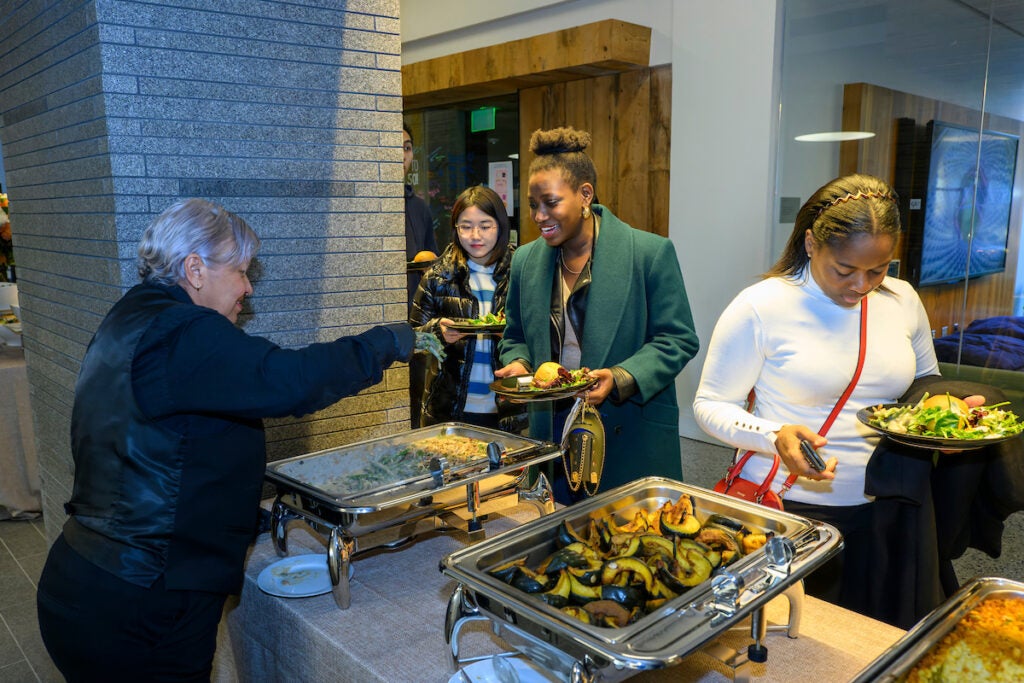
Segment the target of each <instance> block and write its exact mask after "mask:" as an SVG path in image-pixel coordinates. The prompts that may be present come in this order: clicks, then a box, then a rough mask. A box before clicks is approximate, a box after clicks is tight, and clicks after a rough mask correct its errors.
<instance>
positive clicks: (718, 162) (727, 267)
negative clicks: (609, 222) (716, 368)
mask: <svg viewBox="0 0 1024 683" xmlns="http://www.w3.org/2000/svg"><path fill="white" fill-rule="evenodd" d="M780 4H781V3H779V2H777V0H720V1H719V2H708V1H707V0H676V1H675V2H673V1H671V0H645V1H644V2H637V1H636V0H575V1H572V2H547V3H545V2H541V1H540V0H533V1H531V0H516V1H513V2H506V3H503V4H502V9H503V12H502V13H503V14H505V16H504V18H497V17H496V16H495V14H494V13H493V12H494V10H493V8H490V9H489V11H490V12H491V14H484V12H485V11H488V10H484V9H479V11H478V10H476V9H475V10H473V12H474V14H473V15H472V16H467V14H466V12H463V13H462V14H461V16H463V17H465V18H466V20H467V21H472V22H473V25H472V26H468V25H466V24H462V23H461V22H460V21H459V16H460V13H459V12H457V11H456V8H457V7H458V8H461V7H463V4H462V3H461V2H454V1H453V2H447V1H445V0H442V1H440V2H434V1H433V0H431V2H426V1H425V0H404V1H403V2H402V6H401V17H402V31H403V34H402V38H403V43H402V61H403V63H413V62H416V61H421V60H423V59H430V58H433V57H437V56H441V55H445V54H451V53H455V52H461V51H463V50H469V49H473V48H477V47H483V46H486V45H493V44H498V43H502V42H506V41H509V40H514V39H518V38H524V37H529V36H532V35H539V34H542V33H547V32H550V31H555V30H559V29H561V28H566V27H570V26H578V25H582V24H586V23H590V22H594V21H598V20H601V19H608V18H615V19H622V20H624V21H629V22H632V23H637V24H642V25H646V26H651V27H653V32H652V46H651V53H652V59H651V64H652V65H656V64H666V63H671V64H672V167H671V169H672V170H671V192H672V196H671V199H670V206H669V211H670V226H669V237H670V239H671V240H672V241H673V242H674V243H675V245H676V249H677V251H678V253H679V258H680V262H681V264H682V269H683V277H684V278H685V281H686V285H687V289H688V294H689V300H690V305H691V307H692V309H693V316H694V323H695V325H696V328H697V333H698V335H699V336H700V339H701V344H702V346H705V347H706V346H707V343H708V340H709V339H710V336H711V330H712V328H713V327H714V324H715V322H716V321H717V320H718V316H719V314H720V313H721V311H722V309H724V308H725V305H726V304H727V303H728V302H729V301H730V300H731V299H732V297H733V296H735V295H736V293H737V292H739V290H741V289H742V288H743V287H745V286H747V285H748V284H750V283H752V282H753V281H754V278H755V277H756V275H757V274H759V273H761V272H763V271H764V270H765V269H766V268H767V267H768V265H769V260H770V257H769V243H770V239H771V223H770V211H769V208H770V206H771V205H772V203H773V194H774V193H773V188H774V183H775V162H774V149H775V144H776V138H777V134H776V128H777V120H778V116H777V104H776V102H777V98H776V93H775V90H776V86H775V84H776V83H778V82H779V79H778V78H777V74H776V71H777V67H778V64H779V60H778V55H777V52H776V48H775V42H776V41H775V38H776V35H777V28H776V27H777V25H778V24H779V18H778V14H779V13H780V12H781V9H780ZM446 5H447V7H446ZM467 12H468V10H467ZM480 21H485V23H483V24H480V23H477V22H480ZM407 26H408V27H409V28H408V31H409V33H408V35H409V36H410V37H411V36H414V35H415V36H417V38H416V39H415V40H410V41H409V42H406V35H407V34H406V30H407V28H406V27H407ZM414 26H415V29H413V27H414ZM466 26H468V28H467V27H466ZM613 208H614V207H613ZM703 358H704V353H703V351H702V352H701V353H700V354H699V355H698V357H697V358H696V359H694V361H692V362H691V363H690V365H689V366H688V367H687V368H686V369H685V370H684V371H683V373H682V374H681V375H680V377H679V379H678V380H677V388H678V390H679V401H680V404H681V411H680V433H681V434H683V435H685V436H689V437H691V438H699V439H704V440H709V439H708V437H707V436H706V435H704V433H703V432H702V431H701V430H700V429H699V428H698V427H697V425H696V423H695V422H694V421H693V414H692V410H691V404H692V402H693V396H694V392H695V390H696V386H697V382H698V380H699V377H700V366H701V364H702V362H703Z"/></svg>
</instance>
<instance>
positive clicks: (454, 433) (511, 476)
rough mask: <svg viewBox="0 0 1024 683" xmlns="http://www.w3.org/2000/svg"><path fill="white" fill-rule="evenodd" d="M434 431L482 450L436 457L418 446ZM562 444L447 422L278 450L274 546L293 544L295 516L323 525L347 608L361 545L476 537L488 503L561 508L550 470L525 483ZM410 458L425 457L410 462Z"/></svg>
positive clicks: (338, 595) (317, 527)
mask: <svg viewBox="0 0 1024 683" xmlns="http://www.w3.org/2000/svg"><path fill="white" fill-rule="evenodd" d="M436 437H457V438H465V439H471V440H473V442H475V445H476V446H477V447H478V448H477V450H479V451H480V452H479V453H476V454H474V455H473V456H472V457H470V458H468V459H463V458H461V457H435V458H432V459H430V460H429V464H426V463H427V461H426V460H425V459H424V458H422V457H421V456H419V455H418V454H414V453H410V449H415V448H416V444H417V443H418V442H422V441H423V440H425V439H433V438H436ZM560 454H561V451H560V449H559V448H558V446H557V445H555V444H553V443H548V442H545V441H538V440H535V439H529V438H526V437H522V436H517V435H514V434H509V433H506V432H501V431H498V430H496V429H488V428H484V427H476V426H473V425H467V424H462V423H458V422H446V423H443V424H438V425H433V426H430V427H423V428H421V429H414V430H409V431H406V432H402V433H399V434H394V435H391V436H386V437H380V438H376V439H370V440H367V441H361V442H359V443H354V444H349V445H346V446H341V447H338V448H331V449H327V450H323V451H317V452H315V453H309V454H306V455H300V456H296V457H293V458H287V459H285V460H278V461H276V462H272V463H270V464H268V465H267V470H266V479H267V480H268V481H270V482H271V483H272V484H273V485H274V487H275V488H276V490H277V496H276V498H275V500H274V504H273V506H272V508H271V517H270V531H271V537H272V539H273V542H274V547H275V549H276V551H277V554H278V555H279V556H281V557H284V556H286V555H287V554H288V540H287V536H288V526H289V524H291V523H292V522H295V521H303V522H306V523H307V524H308V525H309V526H310V527H312V528H313V530H314V531H316V532H318V533H319V534H321V535H322V536H323V537H324V538H325V542H326V545H327V551H328V567H329V569H330V574H331V582H332V586H333V589H332V592H333V594H334V598H335V601H336V602H337V604H338V606H339V607H341V608H342V609H347V608H348V607H349V604H350V602H351V595H350V593H349V585H348V565H349V562H350V560H351V559H352V556H353V555H355V554H356V553H359V552H363V551H366V550H370V549H373V548H381V547H386V548H395V547H398V546H400V545H403V544H405V543H407V542H409V541H411V540H413V539H414V538H415V537H416V536H417V535H420V534H423V533H426V532H429V531H455V530H462V531H466V532H468V533H469V534H470V538H471V539H473V540H476V539H478V538H481V537H482V536H483V532H484V530H483V521H484V519H485V518H486V515H487V514H488V513H491V512H497V511H499V510H502V509H505V508H510V507H514V506H516V505H519V504H520V503H521V502H528V503H532V504H535V505H536V506H537V507H538V509H539V510H540V511H541V514H546V513H547V512H550V511H552V510H554V503H553V499H552V496H551V487H550V485H549V484H548V481H547V479H546V477H544V476H543V475H541V476H540V477H539V478H538V479H537V481H536V482H535V484H534V485H533V486H532V487H529V488H527V487H526V469H525V468H527V467H529V466H531V465H537V464H540V463H543V462H546V461H548V460H551V459H552V458H556V457H558V456H559V455H560ZM411 461H415V462H424V463H425V466H424V467H421V468H409V467H406V466H405V465H406V464H407V463H409V462H411ZM368 480H369V481H370V482H371V483H368Z"/></svg>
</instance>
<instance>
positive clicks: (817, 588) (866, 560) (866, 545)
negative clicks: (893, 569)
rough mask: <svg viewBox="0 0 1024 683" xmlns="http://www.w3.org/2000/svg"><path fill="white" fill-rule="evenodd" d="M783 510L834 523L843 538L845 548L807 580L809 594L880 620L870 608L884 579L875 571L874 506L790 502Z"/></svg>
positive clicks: (784, 504)
mask: <svg viewBox="0 0 1024 683" xmlns="http://www.w3.org/2000/svg"><path fill="white" fill-rule="evenodd" d="M783 507H785V509H786V512H791V513H793V514H794V515H800V516H801V517H809V518H811V519H816V520H818V521H820V522H825V523H826V524H831V525H832V526H834V527H836V528H837V529H839V532H840V533H841V534H842V535H843V549H842V550H841V551H839V554H838V555H836V556H835V557H833V558H832V559H830V560H829V561H828V562H826V563H825V564H823V565H821V566H820V567H818V568H817V569H815V570H814V571H813V572H812V573H811V574H809V575H808V576H807V578H806V579H804V589H805V590H806V591H807V593H808V595H813V596H814V597H816V598H820V599H822V600H825V601H827V602H831V603H832V604H835V605H839V606H840V607H845V608H846V609H849V610H853V611H854V612H858V613H860V614H866V615H868V616H872V617H875V618H880V617H878V616H876V615H874V614H873V613H872V609H871V607H870V605H871V604H872V602H873V601H872V600H871V598H870V594H871V592H872V590H873V587H874V585H875V584H876V583H877V582H879V581H881V580H882V579H881V577H879V576H877V573H876V572H874V571H872V569H873V562H872V557H873V554H874V552H875V550H874V549H875V544H876V541H877V539H876V538H875V537H874V535H873V529H872V520H873V517H872V512H873V509H872V505H871V503H865V504H864V505H853V506H849V507H840V506H828V505H811V504H808V503H798V502H796V501H792V500H786V501H784V502H783Z"/></svg>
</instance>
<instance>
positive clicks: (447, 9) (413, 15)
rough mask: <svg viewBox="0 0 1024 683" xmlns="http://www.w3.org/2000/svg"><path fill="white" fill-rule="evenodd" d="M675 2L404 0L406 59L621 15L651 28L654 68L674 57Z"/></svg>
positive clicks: (480, 45)
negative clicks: (673, 17) (672, 32)
mask: <svg viewBox="0 0 1024 683" xmlns="http://www.w3.org/2000/svg"><path fill="white" fill-rule="evenodd" d="M674 4H675V3H674V2H673V0H641V1H639V2H638V1H637V0H506V1H505V2H492V3H468V2H465V1H464V0H402V2H401V20H402V63H403V64H412V63H414V62H422V61H423V60H425V59H433V58H434V57H440V56H443V55H448V54H453V53H455V52H464V51H466V50H473V49H476V48H478V47H486V46H488V45H499V44H501V43H506V42H508V41H510V40H519V39H520V38H529V37H531V36H538V35H542V34H545V33H551V32H552V31H560V30H562V29H566V28H572V27H574V26H581V25H583V24H590V23H593V22H595V21H601V20H603V19H621V20H623V21H629V22H632V23H634V24H640V25H642V26H650V27H651V66H657V65H659V64H668V63H669V62H670V61H672V44H671V26H672V14H673V12H672V8H673V5H674Z"/></svg>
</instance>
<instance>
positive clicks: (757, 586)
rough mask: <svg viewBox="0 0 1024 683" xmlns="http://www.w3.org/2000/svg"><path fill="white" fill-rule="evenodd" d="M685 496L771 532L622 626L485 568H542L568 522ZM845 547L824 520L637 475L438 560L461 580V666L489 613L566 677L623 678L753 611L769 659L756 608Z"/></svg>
mask: <svg viewBox="0 0 1024 683" xmlns="http://www.w3.org/2000/svg"><path fill="white" fill-rule="evenodd" d="M682 493H688V494H689V495H690V496H692V498H693V500H694V503H695V514H696V516H697V517H698V519H700V520H701V521H702V522H703V521H704V520H706V519H707V518H708V517H710V516H711V515H713V514H719V515H723V516H726V517H729V518H731V519H733V520H736V521H738V522H742V523H743V524H744V525H746V526H747V527H748V528H751V529H760V530H762V531H766V532H767V531H770V532H772V533H773V534H774V536H773V537H772V538H771V539H770V540H769V542H768V543H767V544H766V545H765V546H764V547H763V548H762V549H761V550H759V551H755V552H753V553H750V554H748V555H746V556H743V557H742V558H740V559H739V560H737V561H736V562H734V563H732V564H730V565H728V566H727V567H723V568H720V569H718V570H717V571H716V572H715V573H714V574H713V575H712V576H711V578H709V579H708V580H706V581H704V582H703V583H701V584H699V585H698V586H696V587H694V588H691V589H689V590H688V591H687V592H685V593H683V594H682V595H680V596H679V597H677V598H674V599H673V600H670V601H668V602H666V603H665V604H664V605H662V606H661V607H659V608H656V609H654V610H653V611H651V612H650V613H648V614H647V615H646V616H644V617H642V618H640V619H639V620H637V621H636V622H634V623H632V624H628V625H627V626H625V627H622V628H607V627H601V626H596V625H591V624H586V623H584V622H582V621H578V620H576V619H575V618H573V617H571V616H569V615H567V614H565V613H563V612H561V611H560V610H557V609H555V608H554V607H550V606H549V605H547V604H545V603H544V602H542V601H541V600H539V599H538V598H537V597H535V596H531V595H528V594H526V593H523V592H521V591H519V590H518V589H516V588H513V587H512V586H510V585H507V584H505V583H504V582H503V581H501V580H500V579H498V578H497V577H495V576H493V575H491V574H490V573H489V570H491V569H493V568H495V567H497V566H500V565H502V564H503V563H506V562H509V561H512V560H514V559H517V558H521V557H524V556H526V557H527V558H528V560H527V563H528V565H530V566H536V565H535V564H534V563H535V562H539V561H540V560H541V559H542V558H544V557H547V556H548V555H549V554H550V553H552V552H553V551H554V550H556V549H557V547H558V546H557V545H556V536H557V533H558V527H559V525H560V524H561V523H562V522H563V521H564V522H566V523H567V524H568V525H570V526H572V527H573V528H575V529H583V528H585V527H586V526H587V524H588V523H589V520H590V519H598V520H601V519H606V518H613V519H614V520H616V522H617V523H622V522H625V521H628V520H629V519H632V518H633V517H634V515H635V514H636V511H637V510H640V509H644V510H646V511H650V512H653V511H654V510H656V509H658V508H660V507H661V506H662V504H663V503H665V502H675V501H676V500H678V499H679V497H680V495H681V494H682ZM841 548H842V539H841V536H840V534H839V532H838V531H837V530H836V529H835V527H832V526H829V525H827V524H822V523H820V522H816V521H813V520H810V519H806V518H802V517H797V516H795V515H792V514H788V513H785V512H781V511H777V510H772V509H769V508H766V507H763V506H760V505H755V504H752V503H748V502H745V501H741V500H738V499H735V498H730V497H727V496H723V495H720V494H717V493H715V492H713V491H709V490H707V489H703V488H698V487H695V486H689V485H686V484H682V483H680V482H676V481H672V480H669V479H663V478H659V477H648V478H645V479H639V480H637V481H634V482H631V483H629V484H626V485H624V486H621V487H619V488H617V489H613V490H610V491H607V492H605V493H602V494H599V495H597V496H595V497H594V498H591V499H589V500H587V501H584V502H581V503H578V504H576V505H574V506H572V507H568V508H562V509H560V510H558V511H556V512H554V513H552V514H549V515H547V516H545V517H542V518H540V519H538V520H536V521H533V522H530V523H529V524H526V525H523V526H521V527H518V528H516V529H513V530H511V531H508V532H506V533H504V534H501V535H500V536H496V537H494V538H491V539H488V540H486V541H483V542H481V543H479V544H476V545H474V546H471V547H468V548H465V549H463V550H460V551H457V552H455V553H452V554H451V555H449V556H448V557H446V558H445V559H444V560H442V562H441V571H442V572H444V573H445V574H446V575H447V576H449V577H451V578H453V579H455V580H456V581H457V582H458V584H457V586H456V588H455V590H454V591H453V593H452V596H451V598H450V600H449V604H448V613H447V616H446V624H445V636H446V639H447V642H448V643H449V645H450V646H451V656H452V664H453V665H454V666H458V665H459V664H460V663H461V660H460V659H459V654H458V649H459V648H458V635H459V631H460V630H461V628H462V627H463V625H464V624H465V623H467V622H469V621H476V620H480V619H489V620H490V621H491V622H492V626H493V629H494V631H495V632H496V633H497V634H498V635H501V636H502V637H503V638H505V640H506V641H507V642H508V643H509V644H511V645H512V646H513V647H514V648H515V649H517V650H519V651H521V652H522V653H523V654H525V655H527V656H529V657H531V658H532V659H534V660H535V661H537V662H539V663H540V664H542V665H543V666H544V667H545V668H547V669H548V670H550V671H552V672H554V673H555V674H556V675H558V676H559V677H561V679H562V680H565V681H570V682H571V683H586V682H591V681H619V680H623V679H625V678H628V677H630V676H632V675H634V674H636V673H638V672H640V671H643V670H649V669H658V668H663V667H668V666H673V665H674V664H678V663H679V661H680V660H681V659H682V658H683V657H686V656H687V655H689V654H691V653H693V652H694V651H696V650H697V649H698V648H700V647H702V646H704V645H705V644H707V643H708V642H709V641H710V640H712V639H713V638H715V636H717V635H719V634H721V633H723V632H724V631H725V630H727V629H730V628H733V627H736V626H737V625H738V622H739V621H740V620H742V619H744V618H745V617H747V616H748V615H751V616H753V617H754V620H753V623H754V624H760V625H761V626H760V628H761V632H760V633H757V632H756V629H755V630H752V634H753V635H754V636H755V639H756V640H755V646H756V647H757V648H758V651H757V652H758V654H757V656H758V659H757V661H764V660H763V659H762V658H761V657H763V656H765V655H766V654H767V653H766V651H765V650H764V648H763V645H761V644H760V642H759V637H760V636H763V635H764V632H763V628H764V626H763V625H764V619H763V618H762V617H763V613H762V612H761V609H760V608H761V607H762V606H763V605H764V604H766V603H767V602H768V601H769V600H770V599H772V598H773V597H775V596H777V595H780V594H782V593H784V592H787V591H788V590H789V589H790V588H792V587H793V584H795V583H797V582H799V580H800V579H802V578H803V577H804V576H806V575H807V574H808V573H810V572H811V571H812V570H813V569H814V568H816V567H817V566H819V565H820V564H821V563H823V562H825V561H826V560H827V559H828V558H830V557H832V556H833V555H834V554H835V553H837V552H838V551H839V550H840V549H841ZM801 595H802V593H801ZM753 647H754V646H752V648H753ZM751 659H752V660H753V659H754V651H753V649H752V651H751ZM467 661H468V660H467Z"/></svg>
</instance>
